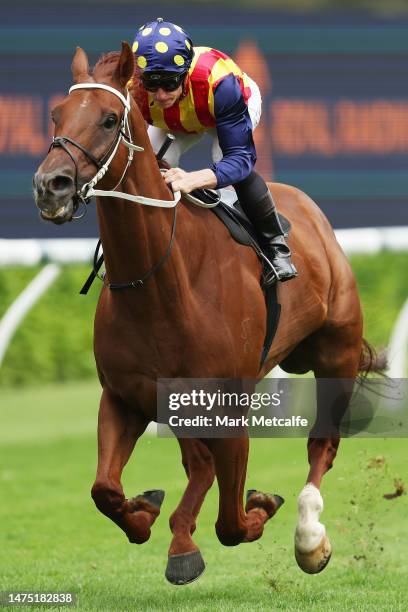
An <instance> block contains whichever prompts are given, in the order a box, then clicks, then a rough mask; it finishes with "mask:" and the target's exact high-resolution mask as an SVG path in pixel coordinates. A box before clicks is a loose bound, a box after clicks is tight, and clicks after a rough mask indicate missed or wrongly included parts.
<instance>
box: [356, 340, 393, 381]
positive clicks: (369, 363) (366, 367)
mask: <svg viewBox="0 0 408 612" xmlns="http://www.w3.org/2000/svg"><path fill="white" fill-rule="evenodd" d="M387 367H388V362H387V352H386V350H385V349H384V350H381V351H380V352H377V351H376V350H375V348H374V347H373V346H371V344H370V343H369V342H367V340H366V339H365V338H363V342H362V346H361V355H360V363H359V366H358V371H359V372H360V375H361V376H362V378H366V376H367V375H368V374H369V373H370V372H374V373H376V374H384V372H385V370H386V369H387Z"/></svg>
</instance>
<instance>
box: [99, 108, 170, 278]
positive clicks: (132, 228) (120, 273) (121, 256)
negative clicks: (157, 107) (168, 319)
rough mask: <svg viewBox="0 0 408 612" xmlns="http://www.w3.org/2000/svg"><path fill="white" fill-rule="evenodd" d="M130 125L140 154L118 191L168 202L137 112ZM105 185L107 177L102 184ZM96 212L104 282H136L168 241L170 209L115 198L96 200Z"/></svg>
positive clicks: (161, 254)
mask: <svg viewBox="0 0 408 612" xmlns="http://www.w3.org/2000/svg"><path fill="white" fill-rule="evenodd" d="M131 125H132V137H133V141H134V142H135V144H138V145H139V146H142V147H143V148H144V151H143V152H135V153H134V157H133V161H132V163H131V165H130V167H129V168H128V170H127V172H126V175H125V178H124V180H123V181H122V183H121V185H119V187H118V191H123V192H125V193H129V194H132V195H143V196H146V197H149V198H156V199H160V200H171V194H170V192H169V190H168V188H167V187H166V185H165V183H164V181H163V178H162V176H161V174H160V171H159V169H158V165H157V162H156V158H155V156H154V153H153V150H152V147H151V144H150V141H149V137H148V135H147V130H146V128H145V125H144V121H143V119H142V117H141V116H140V113H139V111H138V110H137V109H133V111H132V113H131ZM108 181H109V176H108V175H107V177H106V180H104V184H105V185H106V184H107V183H108ZM97 208H98V218H99V226H100V233H101V240H102V245H103V251H104V258H105V265H106V271H107V277H108V280H109V281H110V282H114V283H116V282H119V283H121V282H130V281H134V280H137V279H138V278H140V277H141V276H143V275H144V274H145V273H146V272H147V271H148V270H149V269H150V268H151V267H152V266H153V265H154V264H155V263H156V262H157V261H159V260H160V258H161V257H162V256H163V253H164V252H165V250H166V248H167V245H168V243H169V241H170V236H171V228H172V221H173V209H163V208H158V207H151V206H144V205H140V204H136V203H132V202H128V201H126V200H120V199H119V198H100V199H98V204H97Z"/></svg>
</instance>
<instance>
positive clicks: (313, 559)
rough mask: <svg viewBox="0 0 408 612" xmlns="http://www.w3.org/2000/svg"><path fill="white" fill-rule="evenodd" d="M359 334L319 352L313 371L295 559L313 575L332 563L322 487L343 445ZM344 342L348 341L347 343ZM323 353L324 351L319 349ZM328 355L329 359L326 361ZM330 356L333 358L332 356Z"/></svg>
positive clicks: (356, 362)
mask: <svg viewBox="0 0 408 612" xmlns="http://www.w3.org/2000/svg"><path fill="white" fill-rule="evenodd" d="M358 336H359V334H358V333H356V334H355V335H354V337H355V342H351V338H352V337H353V333H352V331H350V332H349V334H347V331H345V332H344V335H343V340H342V341H341V340H340V338H338V339H337V340H338V341H337V342H335V343H334V344H327V352H326V351H323V352H322V351H320V352H319V355H320V363H318V364H317V365H316V367H315V368H314V372H315V377H316V385H317V388H316V391H317V415H316V421H315V424H314V426H313V428H312V430H311V431H310V434H309V440H308V445H307V447H308V459H309V464H310V470H309V474H308V477H307V481H306V485H305V487H304V488H303V489H302V491H301V493H300V495H299V498H298V512H299V519H298V524H297V528H296V534H295V556H296V560H297V563H298V565H299V567H300V568H301V569H302V570H303V571H305V572H307V573H310V574H314V573H317V572H320V571H322V570H323V569H324V568H325V567H326V565H327V563H328V562H329V560H330V556H331V545H330V542H329V539H328V537H327V535H326V529H325V527H324V525H322V524H321V523H320V522H319V516H320V513H321V512H322V510H323V498H322V496H321V494H320V490H319V489H320V484H321V481H322V478H323V476H324V474H325V473H326V472H327V471H328V470H329V469H330V468H331V467H332V465H333V461H334V459H335V457H336V454H337V449H338V446H339V443H340V425H341V420H342V418H343V416H344V414H345V412H346V410H347V407H348V405H349V402H350V399H351V395H352V392H353V386H354V381H355V379H356V376H357V374H358V365H359V360H360V353H361V342H360V340H359V339H358ZM345 338H348V339H349V341H348V342H347V345H346V342H345ZM319 348H320V349H322V347H321V346H320V347H319ZM325 354H326V356H327V359H324V357H325ZM329 355H331V356H329Z"/></svg>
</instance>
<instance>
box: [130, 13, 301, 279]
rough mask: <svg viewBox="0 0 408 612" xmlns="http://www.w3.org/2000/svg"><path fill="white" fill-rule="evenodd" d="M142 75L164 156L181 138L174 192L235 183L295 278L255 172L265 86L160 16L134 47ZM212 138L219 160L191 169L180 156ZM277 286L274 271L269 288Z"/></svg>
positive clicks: (272, 253)
mask: <svg viewBox="0 0 408 612" xmlns="http://www.w3.org/2000/svg"><path fill="white" fill-rule="evenodd" d="M133 52H134V53H135V54H136V63H137V66H138V67H139V68H140V70H141V77H140V78H141V82H142V85H143V88H142V90H143V93H144V99H143V104H142V109H141V110H142V113H143V116H144V119H145V120H146V121H147V122H148V123H149V124H150V125H149V130H148V132H149V137H150V141H151V143H152V146H153V149H154V151H155V152H156V153H157V152H158V150H159V149H160V146H161V145H162V143H163V141H164V139H165V137H166V134H167V133H168V132H169V131H170V132H173V133H175V134H176V135H177V138H176V140H175V141H174V143H173V144H172V145H171V147H170V148H169V150H168V151H167V153H166V155H165V156H164V159H165V161H167V163H168V164H169V165H170V166H172V168H170V169H169V170H168V171H167V172H166V173H165V175H164V178H165V181H166V183H167V184H171V185H172V188H173V190H174V191H178V190H179V191H182V192H184V193H190V192H191V191H193V190H194V189H198V188H209V189H216V188H221V187H226V186H228V185H233V187H234V188H235V191H236V193H237V196H238V198H239V201H240V203H241V205H242V208H243V210H244V212H245V213H246V215H247V217H248V218H249V219H250V221H251V222H252V223H253V225H254V227H255V231H256V233H257V235H258V238H259V241H260V244H261V246H262V247H263V249H264V251H265V253H266V256H267V257H268V259H269V260H270V261H271V263H272V265H273V267H274V268H275V270H276V272H277V275H278V279H279V280H280V281H287V280H289V279H291V278H293V277H294V276H296V274H297V272H296V268H295V267H294V265H293V264H292V262H291V260H290V256H291V252H290V249H289V247H288V246H287V244H286V242H285V238H284V235H283V231H282V227H281V225H280V222H279V218H278V215H277V213H276V208H275V203H274V201H273V199H272V196H271V194H270V191H269V189H268V187H267V185H266V183H265V181H264V180H263V178H262V177H261V176H260V175H259V174H257V172H255V171H254V165H255V162H256V151H255V146H254V141H253V138H252V132H253V130H254V129H255V128H256V126H257V125H258V123H259V120H260V116H261V95H260V92H259V88H258V86H257V85H256V83H255V82H254V81H252V80H251V79H250V78H249V77H248V76H247V75H246V74H245V73H243V72H242V71H241V70H240V68H239V67H238V66H237V65H236V64H235V62H233V60H232V59H231V58H230V57H228V56H227V55H225V53H222V52H221V51H217V50H216V49H212V48H209V47H195V48H193V43H192V42H191V39H190V37H189V36H188V34H187V33H186V32H185V31H184V30H183V29H182V28H180V27H179V26H177V25H175V24H173V23H170V22H166V21H163V20H162V19H161V18H158V19H156V20H155V21H152V22H150V23H147V24H145V25H144V26H142V27H141V28H140V29H139V31H138V32H137V34H136V38H135V41H134V43H133ZM206 132H208V133H210V134H211V135H212V136H213V146H212V157H213V163H212V164H210V166H209V168H205V169H203V170H198V171H195V172H185V171H184V170H182V169H181V168H178V167H177V166H178V163H179V159H180V156H181V155H182V154H183V153H185V152H186V151H187V150H188V149H189V148H190V147H191V146H192V145H194V144H195V143H196V142H198V141H199V140H200V139H201V138H202V136H203V135H204V134H205V133H206ZM274 281H275V276H274V274H272V273H270V274H268V275H267V277H266V278H264V279H263V283H264V285H269V284H272V283H273V282H274Z"/></svg>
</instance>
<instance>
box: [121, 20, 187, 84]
mask: <svg viewBox="0 0 408 612" xmlns="http://www.w3.org/2000/svg"><path fill="white" fill-rule="evenodd" d="M132 50H133V53H135V54H136V62H137V65H138V66H139V68H141V69H142V70H143V71H145V72H152V71H156V70H165V71H167V72H176V73H179V74H180V73H183V72H186V70H188V68H189V66H190V64H191V60H192V58H193V55H194V53H193V43H192V42H191V38H190V36H189V35H188V34H187V32H185V31H184V30H183V29H182V28H180V26H178V25H175V24H174V23H170V21H163V20H162V19H161V18H158V19H156V21H151V22H150V23H146V24H145V25H143V26H142V27H141V28H139V31H138V32H137V34H136V37H135V41H134V43H133V46H132Z"/></svg>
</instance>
